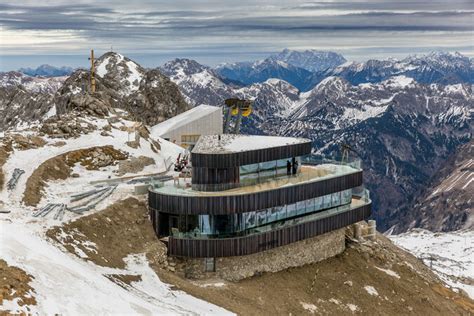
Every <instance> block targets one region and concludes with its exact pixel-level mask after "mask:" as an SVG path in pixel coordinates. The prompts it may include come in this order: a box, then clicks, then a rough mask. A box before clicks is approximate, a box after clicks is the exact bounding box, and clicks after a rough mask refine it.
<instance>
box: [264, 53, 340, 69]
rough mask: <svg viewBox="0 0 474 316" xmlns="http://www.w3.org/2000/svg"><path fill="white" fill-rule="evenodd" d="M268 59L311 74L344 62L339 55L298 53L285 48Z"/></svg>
mask: <svg viewBox="0 0 474 316" xmlns="http://www.w3.org/2000/svg"><path fill="white" fill-rule="evenodd" d="M270 58H271V59H274V60H279V61H283V62H285V63H288V64H290V65H293V66H295V67H299V68H303V69H306V70H308V71H311V72H317V71H322V70H326V69H328V68H334V67H336V66H338V65H340V64H343V63H345V62H346V59H345V58H344V57H343V56H342V55H341V54H338V53H335V52H331V51H323V50H315V49H308V50H304V51H298V50H291V49H288V48H285V49H284V50H283V51H281V52H280V53H277V54H274V55H272V56H270Z"/></svg>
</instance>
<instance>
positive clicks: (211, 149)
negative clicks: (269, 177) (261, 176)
mask: <svg viewBox="0 0 474 316" xmlns="http://www.w3.org/2000/svg"><path fill="white" fill-rule="evenodd" d="M219 136H220V138H219ZM304 143H311V140H309V139H306V138H295V137H279V136H261V135H235V134H222V135H206V136H201V137H200V138H199V141H198V142H197V144H196V146H195V147H194V149H193V151H192V152H193V153H196V154H228V153H239V152H245V151H253V150H260V149H268V148H273V147H283V146H288V145H296V144H304Z"/></svg>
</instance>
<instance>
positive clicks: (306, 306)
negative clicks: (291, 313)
mask: <svg viewBox="0 0 474 316" xmlns="http://www.w3.org/2000/svg"><path fill="white" fill-rule="evenodd" d="M300 304H301V306H302V307H303V308H304V309H305V310H307V311H309V312H310V313H311V314H314V313H315V312H316V311H317V310H318V307H317V306H316V305H314V304H310V303H305V302H300Z"/></svg>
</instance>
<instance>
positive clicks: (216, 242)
mask: <svg viewBox="0 0 474 316" xmlns="http://www.w3.org/2000/svg"><path fill="white" fill-rule="evenodd" d="M370 215H371V204H367V205H363V206H361V207H359V208H354V209H352V210H350V211H347V212H344V213H340V214H337V215H334V216H331V217H327V218H323V219H319V220H316V221H313V222H308V223H302V224H299V225H295V226H291V227H286V228H282V229H278V230H273V231H269V232H266V233H262V234H256V235H249V236H243V237H235V238H221V239H185V238H175V237H169V244H168V255H171V256H180V257H193V258H216V257H231V256H245V255H250V254H253V253H257V252H261V251H265V250H270V249H273V248H276V247H280V246H284V245H288V244H291V243H293V242H296V241H300V240H303V239H307V238H311V237H314V236H317V235H322V234H324V233H327V232H330V231H333V230H336V229H339V228H342V227H345V226H348V225H351V224H353V223H356V222H358V221H361V220H364V219H367V218H368V217H369V216H370Z"/></svg>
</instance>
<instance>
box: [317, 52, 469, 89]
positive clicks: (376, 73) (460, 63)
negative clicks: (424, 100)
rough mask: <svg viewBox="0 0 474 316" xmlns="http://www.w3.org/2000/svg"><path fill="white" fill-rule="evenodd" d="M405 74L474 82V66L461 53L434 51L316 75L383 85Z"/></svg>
mask: <svg viewBox="0 0 474 316" xmlns="http://www.w3.org/2000/svg"><path fill="white" fill-rule="evenodd" d="M399 75H404V76H406V77H410V78H413V79H415V80H416V81H418V82H420V83H427V84H430V83H441V84H456V83H474V63H473V61H472V60H471V59H469V58H468V57H466V56H463V55H461V54H459V53H457V52H456V53H443V52H432V53H430V54H427V55H413V56H409V57H407V58H405V59H402V60H396V59H388V60H369V61H367V62H362V63H358V62H347V63H344V64H342V65H340V66H338V67H336V68H333V69H329V70H327V71H325V72H323V73H319V74H317V75H316V76H319V77H327V76H339V77H342V78H345V79H346V80H348V81H349V82H351V83H352V84H359V83H365V82H380V81H383V80H386V79H388V78H390V77H392V76H399Z"/></svg>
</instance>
